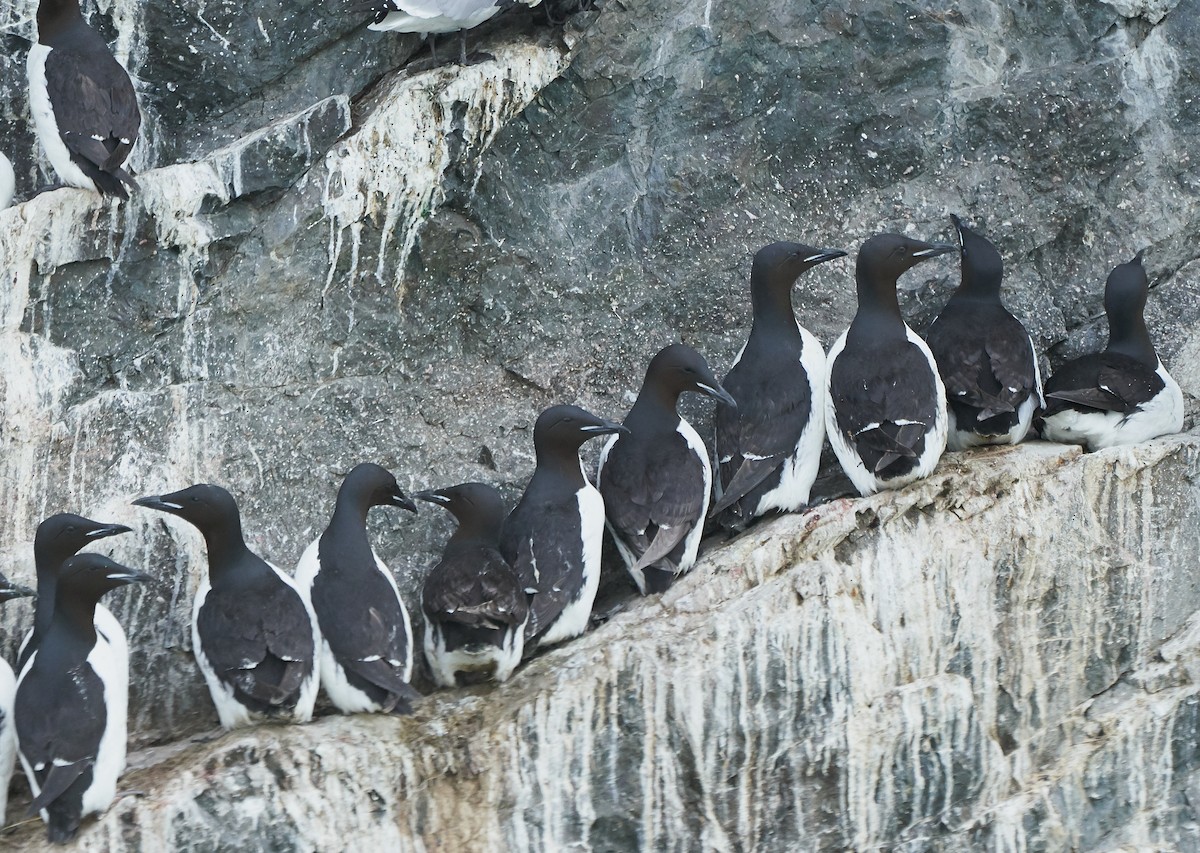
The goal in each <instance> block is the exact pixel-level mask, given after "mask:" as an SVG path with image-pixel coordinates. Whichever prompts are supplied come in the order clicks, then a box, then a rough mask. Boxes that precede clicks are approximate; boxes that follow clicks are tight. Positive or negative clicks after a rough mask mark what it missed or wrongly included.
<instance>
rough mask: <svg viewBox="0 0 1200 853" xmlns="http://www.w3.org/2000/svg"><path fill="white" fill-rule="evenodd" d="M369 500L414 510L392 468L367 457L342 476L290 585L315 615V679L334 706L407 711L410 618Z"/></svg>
mask: <svg viewBox="0 0 1200 853" xmlns="http://www.w3.org/2000/svg"><path fill="white" fill-rule="evenodd" d="M373 506H398V507H400V508H402V509H406V510H408V511H409V512H416V511H417V507H416V505H415V504H414V503H413V502H412V500H410V499H409V497H408V496H407V495H405V494H404V492H402V491H401V490H400V486H399V485H398V484H397V483H396V478H395V477H394V476H393V475H392V473H391V472H390V471H388V470H387V469H386V468H383V467H381V466H379V465H375V464H374V463H370V462H366V463H363V464H361V465H356V466H354V468H352V469H351V470H350V472H349V473H348V474H347V475H346V477H345V479H344V480H343V481H342V485H341V488H340V489H339V490H338V495H337V502H336V504H335V505H334V510H333V518H332V519H330V521H329V526H328V527H326V528H325V531H324V532H323V533H322V534H321V535H320V536H319V537H317V538H316V539H315V540H314V541H313V542H312V544H311V545H309V546H308V548H307V549H306V550H305V551H304V555H303V556H301V558H300V562H299V564H298V565H297V566H296V586H297V587H298V588H299V590H300V594H301V596H303V597H304V598H305V600H306V601H307V602H308V603H309V605H310V607H311V608H312V611H313V612H314V613H315V614H316V616H317V627H318V628H319V630H320V635H321V647H320V669H321V686H322V687H323V688H324V689H325V695H326V696H328V697H329V698H330V700H331V701H332V702H333V704H334V705H336V706H337V708H338V710H340V711H342V712H343V713H346V714H359V713H364V712H378V711H383V712H398V713H409V712H410V711H411V710H412V706H411V704H410V703H411V702H412V701H414V700H416V699H418V698H420V694H419V693H417V691H416V690H414V689H413V688H412V687H410V686H409V684H408V680H409V678H410V676H411V675H412V664H413V638H412V623H411V622H410V621H409V618H408V609H407V608H406V607H405V606H404V601H403V600H402V599H401V598H400V590H399V589H398V588H397V587H396V580H395V578H393V577H392V573H391V572H390V571H388V568H387V566H386V565H384V563H383V561H382V560H380V559H379V557H378V556H377V555H376V553H375V550H374V549H373V548H372V547H371V542H370V540H369V539H368V538H367V513H368V512H369V511H370V509H371V507H373Z"/></svg>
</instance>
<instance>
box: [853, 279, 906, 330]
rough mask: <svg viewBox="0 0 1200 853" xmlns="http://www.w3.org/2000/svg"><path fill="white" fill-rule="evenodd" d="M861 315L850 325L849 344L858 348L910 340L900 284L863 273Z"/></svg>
mask: <svg viewBox="0 0 1200 853" xmlns="http://www.w3.org/2000/svg"><path fill="white" fill-rule="evenodd" d="M857 284H858V311H857V313H855V315H854V320H853V321H852V322H851V323H850V331H849V332H848V333H847V335H846V340H847V342H848V343H851V344H852V345H853V346H855V347H856V348H861V347H868V346H871V345H872V344H875V343H879V342H882V341H889V340H896V339H900V338H904V337H906V335H907V333H906V331H905V326H904V320H903V318H902V317H901V316H900V300H899V298H898V297H897V296H896V280H895V279H894V278H891V279H881V278H876V277H872V276H865V275H863V274H862V272H861V271H859V273H858V275H857Z"/></svg>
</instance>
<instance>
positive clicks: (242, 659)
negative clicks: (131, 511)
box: [133, 483, 320, 729]
mask: <svg viewBox="0 0 1200 853" xmlns="http://www.w3.org/2000/svg"><path fill="white" fill-rule="evenodd" d="M133 503H134V505H135V506H144V507H147V508H148V509H156V510H159V511H161V512H166V513H170V514H171V515H176V516H179V517H180V518H182V519H183V520H184V521H187V522H189V523H191V524H192V525H194V526H195V527H196V529H197V530H199V531H200V532H201V533H202V534H203V535H204V542H205V545H206V546H207V548H208V571H207V572H206V573H205V574H204V576H203V577H202V579H201V581H200V587H199V589H197V590H196V598H195V602H194V604H193V606H192V651H193V653H194V654H195V655H196V663H197V665H198V666H199V667H200V672H201V673H202V674H203V675H204V680H205V682H206V683H207V684H208V690H209V693H210V694H211V695H212V699H213V704H214V705H215V706H216V708H217V716H218V717H219V718H220V720H221V725H222V726H224V727H225V728H226V729H233V728H237V727H239V726H246V725H250V724H251V723H253V722H256V721H258V720H263V719H277V720H283V721H288V722H296V723H304V722H308V720H310V719H311V718H312V712H313V704H314V703H315V702H316V699H317V688H318V686H319V685H320V678H319V674H318V672H317V667H318V664H317V650H318V649H319V648H320V638H319V637H318V634H317V619H316V616H315V615H314V614H313V612H312V609H311V608H310V607H309V606H308V604H307V602H305V600H304V598H303V597H302V596H301V595H300V593H299V591H298V590H297V589H296V583H295V581H293V580H292V579H291V577H289V576H288V575H287V574H286V573H284V572H282V571H280V570H279V569H278V568H277V567H276V566H273V565H271V564H270V563H268V562H267V561H266V560H264V559H262V558H261V557H259V556H258V555H257V554H255V553H254V552H252V551H251V550H250V549H249V548H248V547H246V541H245V539H243V538H242V520H241V515H240V513H239V512H238V507H237V502H236V501H234V499H233V495H231V494H229V492H227V491H226V490H225V489H223V488H221V487H220V486H214V485H211V484H208V483H200V484H197V485H195V486H190V487H188V488H186V489H182V490H180V491H178V492H172V493H171V494H167V495H152V496H148V497H144V498H138V499H137V500H135V501H134V502H133Z"/></svg>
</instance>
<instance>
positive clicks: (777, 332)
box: [750, 285, 800, 340]
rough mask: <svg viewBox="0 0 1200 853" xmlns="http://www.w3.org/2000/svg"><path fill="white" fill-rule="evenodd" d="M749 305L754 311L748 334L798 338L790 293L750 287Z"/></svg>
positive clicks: (783, 290) (797, 328) (777, 289)
mask: <svg viewBox="0 0 1200 853" xmlns="http://www.w3.org/2000/svg"><path fill="white" fill-rule="evenodd" d="M750 304H751V306H752V307H753V309H754V322H753V325H752V326H751V328H750V334H751V335H752V336H753V335H770V336H772V337H779V336H782V337H784V338H795V339H797V340H799V338H800V328H799V326H797V325H796V313H795V311H794V310H793V309H792V292H791V290H790V289H786V290H785V289H783V288H778V287H773V288H772V287H767V286H765V285H763V286H761V287H751V291H750Z"/></svg>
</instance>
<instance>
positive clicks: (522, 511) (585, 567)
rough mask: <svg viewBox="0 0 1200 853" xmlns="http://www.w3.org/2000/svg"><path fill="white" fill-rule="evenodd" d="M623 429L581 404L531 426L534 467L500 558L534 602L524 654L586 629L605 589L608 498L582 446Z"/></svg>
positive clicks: (557, 409) (508, 522)
mask: <svg viewBox="0 0 1200 853" xmlns="http://www.w3.org/2000/svg"><path fill="white" fill-rule="evenodd" d="M623 430H624V427H622V426H621V425H620V424H614V423H611V422H610V421H606V420H602V419H600V418H598V417H596V416H595V415H593V414H591V413H589V412H585V411H584V410H583V409H581V408H579V407H578V406H552V407H551V408H549V409H546V411H544V412H542V414H541V415H539V416H538V419H537V423H535V424H534V427H533V449H534V453H535V454H536V456H537V467H536V468H535V469H534V472H533V477H532V478H531V479H530V481H529V485H528V486H526V487H525V493H524V494H523V495H522V496H521V500H520V501H519V502H518V503H517V505H516V507H514V508H513V511H512V512H511V513H509V515H508V518H507V519H505V521H504V527H503V529H502V531H501V535H500V553H501V554H502V555H503V556H504V559H505V560H506V561H507V562H508V564H509V565H510V566H512V567H513V570H514V571H516V573H517V577H518V578H520V580H521V584H522V586H524V588H525V592H526V594H528V595H530V596H532V598H531V599H530V603H529V621H528V622H527V623H526V625H525V653H526V654H529V653H530V652H532V651H533V650H534V649H535V648H537V647H540V646H550V645H553V644H554V643H561V642H562V641H563V640H569V639H571V638H572V637H578V636H579V635H580V634H582V633H583V632H584V630H586V628H587V626H588V619H589V618H590V616H591V613H592V604H593V603H594V602H595V600H596V590H597V589H598V588H599V585H600V553H601V547H602V545H603V539H604V500H603V499H602V498H601V497H600V493H599V492H598V491H596V487H595V486H593V485H592V484H591V483H589V482H588V479H587V477H586V476H585V475H584V473H583V463H582V462H581V461H580V459H579V448H580V447H582V446H583V443H584V442H585V441H587V440H588V439H590V438H595V437H596V436H598V435H608V434H610V433H615V432H621V431H623Z"/></svg>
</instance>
